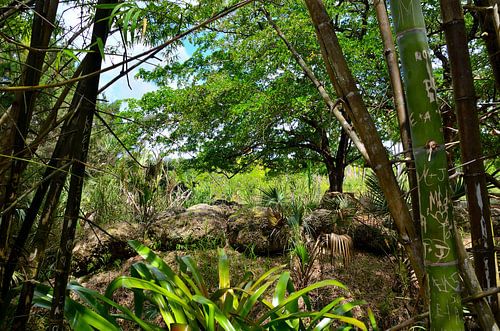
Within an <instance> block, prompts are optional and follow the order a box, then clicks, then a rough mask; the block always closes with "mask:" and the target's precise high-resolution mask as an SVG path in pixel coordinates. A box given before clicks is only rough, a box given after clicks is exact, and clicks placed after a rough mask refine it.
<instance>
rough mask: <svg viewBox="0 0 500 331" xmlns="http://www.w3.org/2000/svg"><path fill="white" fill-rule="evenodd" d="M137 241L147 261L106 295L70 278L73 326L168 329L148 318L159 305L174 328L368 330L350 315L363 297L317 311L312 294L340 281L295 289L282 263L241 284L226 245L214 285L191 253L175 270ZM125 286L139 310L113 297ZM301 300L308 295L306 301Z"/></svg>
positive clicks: (46, 302)
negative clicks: (311, 301)
mask: <svg viewBox="0 0 500 331" xmlns="http://www.w3.org/2000/svg"><path fill="white" fill-rule="evenodd" d="M130 245H131V246H132V247H133V248H134V249H135V250H136V251H137V252H138V253H139V255H141V256H142V257H143V258H144V260H145V262H137V263H135V264H134V265H133V266H132V267H131V270H130V272H131V276H120V277H117V278H116V279H114V280H113V281H112V282H111V283H110V284H109V285H108V288H107V290H106V293H105V294H104V295H102V294H100V293H98V292H97V291H94V290H90V289H87V288H84V287H82V286H81V285H79V284H77V283H74V282H73V283H70V284H69V285H68V289H69V290H70V291H71V292H72V293H73V295H72V297H67V298H66V300H67V301H66V307H65V316H66V320H67V321H68V323H69V325H70V327H71V328H72V329H74V330H91V329H92V328H96V329H99V330H119V329H120V328H119V325H120V321H121V320H126V321H129V322H131V323H133V324H136V325H137V326H138V327H140V328H142V329H143V330H161V328H160V327H159V326H157V325H156V324H155V323H154V322H153V319H154V318H153V317H155V316H149V318H148V319H146V312H147V311H148V312H149V313H151V312H152V311H153V310H152V309H151V306H153V307H155V309H156V311H158V312H159V315H160V316H161V318H162V320H163V322H164V323H165V324H166V325H167V327H168V328H169V329H172V327H173V326H174V325H184V326H189V327H190V328H191V329H192V330H200V329H202V330H313V329H314V330H323V329H328V328H329V327H330V326H331V325H338V326H343V328H351V327H353V326H354V327H357V328H359V329H361V330H367V328H366V326H365V324H364V323H363V322H361V321H359V320H358V319H355V318H353V317H351V316H350V311H351V310H352V309H353V308H354V307H356V306H358V305H360V304H363V302H349V303H343V300H344V298H338V299H336V300H334V301H332V302H331V303H330V304H328V305H326V306H325V307H324V308H323V309H321V310H320V311H313V310H311V308H310V305H309V304H308V302H309V299H308V293H310V292H311V291H314V290H316V289H320V288H323V287H325V286H336V287H339V288H343V289H345V286H344V285H343V284H341V283H339V282H338V281H335V280H323V281H320V282H318V283H314V284H311V285H309V286H307V287H306V288H303V289H300V290H295V289H294V286H293V283H292V281H291V278H290V273H289V272H288V271H284V270H283V268H284V267H283V266H278V267H274V268H272V269H270V270H268V271H267V272H265V273H264V274H263V275H261V276H260V277H257V278H253V277H252V275H251V274H250V273H247V275H246V276H245V277H244V280H243V282H242V283H240V284H238V285H236V286H234V285H232V284H231V279H230V266H229V260H228V257H227V255H226V254H225V252H224V250H222V249H220V250H219V253H218V254H219V260H218V286H217V288H216V289H215V290H214V291H211V289H210V288H209V287H208V286H207V284H206V283H205V279H204V277H203V275H202V274H201V273H200V271H199V269H198V267H197V265H196V263H195V262H194V261H193V259H192V258H191V257H189V256H183V257H179V258H178V259H177V262H178V267H179V271H178V272H175V271H174V270H173V269H171V268H170V267H169V266H168V265H167V264H166V263H165V262H164V261H163V260H162V259H160V258H159V257H158V256H157V255H156V254H155V253H154V252H153V251H151V250H150V249H149V248H147V247H145V246H144V245H142V244H140V243H139V242H137V241H131V242H130ZM273 286H274V290H273ZM120 288H125V289H128V290H131V291H132V292H133V294H134V307H133V309H129V308H127V307H125V306H122V305H120V304H118V303H116V302H115V301H113V294H114V293H115V292H116V291H117V290H118V289H120ZM75 295H76V296H77V297H78V300H75V299H74V298H75V297H74V296H75ZM268 295H271V300H270V301H269V299H268ZM299 300H304V302H306V307H305V308H299ZM34 302H35V305H36V306H37V307H41V308H46V309H49V308H50V305H51V289H50V287H49V286H46V285H39V286H38V287H37V291H36V293H35V300H34ZM257 306H258V308H257ZM111 308H112V309H113V310H111ZM370 318H373V317H370Z"/></svg>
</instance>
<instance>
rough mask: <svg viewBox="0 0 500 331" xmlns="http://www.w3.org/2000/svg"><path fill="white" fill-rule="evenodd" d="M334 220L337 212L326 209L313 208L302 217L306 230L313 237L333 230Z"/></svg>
mask: <svg viewBox="0 0 500 331" xmlns="http://www.w3.org/2000/svg"><path fill="white" fill-rule="evenodd" d="M336 221H337V213H335V212H334V211H331V210H328V209H315V210H313V211H312V212H311V213H310V214H308V215H307V216H306V217H304V223H305V224H306V227H307V230H306V231H307V233H309V234H310V235H311V236H312V237H313V238H314V239H316V238H318V237H319V236H320V235H322V234H325V233H331V232H334V230H335V229H334V227H335V223H336Z"/></svg>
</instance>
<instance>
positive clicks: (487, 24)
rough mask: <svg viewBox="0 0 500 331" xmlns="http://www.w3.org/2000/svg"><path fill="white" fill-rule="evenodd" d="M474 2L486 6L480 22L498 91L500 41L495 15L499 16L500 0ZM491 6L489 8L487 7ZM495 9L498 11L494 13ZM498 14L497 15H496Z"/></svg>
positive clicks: (499, 85) (499, 84) (499, 82)
mask: <svg viewBox="0 0 500 331" xmlns="http://www.w3.org/2000/svg"><path fill="white" fill-rule="evenodd" d="M474 4H475V5H476V6H477V7H484V9H483V10H479V11H478V14H479V23H480V24H481V30H482V31H483V33H482V34H481V37H482V38H483V40H484V43H485V44H486V49H487V51H488V55H489V56H488V58H489V60H490V64H491V68H492V70H493V77H494V78H495V86H496V88H497V91H500V42H499V37H498V34H499V33H500V32H499V31H497V29H498V27H497V28H496V27H495V25H496V23H495V16H496V17H498V10H499V9H500V8H498V7H499V6H500V1H499V0H474ZM486 8H489V9H486ZM493 10H496V11H497V12H496V13H494V11H493ZM495 14H496V15H495Z"/></svg>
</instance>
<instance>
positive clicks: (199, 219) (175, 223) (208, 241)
mask: <svg viewBox="0 0 500 331" xmlns="http://www.w3.org/2000/svg"><path fill="white" fill-rule="evenodd" d="M226 220H227V215H226V211H225V209H224V208H222V207H220V206H210V205H207V204H198V205H194V206H192V207H189V208H188V209H186V211H185V212H182V213H180V214H177V215H173V216H168V217H165V218H163V219H158V220H156V221H155V222H154V223H153V224H152V225H151V226H150V228H149V230H148V236H149V238H150V240H151V241H152V242H153V243H154V245H155V247H157V248H161V249H164V250H174V249H179V248H181V249H182V248H193V247H196V246H198V247H203V248H213V247H214V246H218V245H220V244H222V245H223V244H224V242H225V232H224V230H225V228H226Z"/></svg>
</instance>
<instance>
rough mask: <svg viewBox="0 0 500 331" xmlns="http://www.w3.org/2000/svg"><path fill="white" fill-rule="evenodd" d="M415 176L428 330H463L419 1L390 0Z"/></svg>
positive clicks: (438, 129) (450, 208) (450, 209)
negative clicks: (428, 288)
mask: <svg viewBox="0 0 500 331" xmlns="http://www.w3.org/2000/svg"><path fill="white" fill-rule="evenodd" d="M391 11H392V15H393V19H394V26H395V29H394V30H395V32H396V34H397V37H398V46H399V50H400V54H401V66H402V71H403V80H404V83H405V92H406V100H407V108H408V113H409V116H410V128H411V135H412V142H413V154H414V158H415V164H416V170H417V175H418V188H419V196H420V215H421V223H422V241H423V245H424V260H425V265H426V271H427V275H428V281H429V287H430V308H429V312H430V325H431V330H463V329H464V324H463V319H462V303H461V299H460V290H461V284H460V274H459V271H458V259H457V254H456V246H455V241H454V237H453V232H452V231H451V230H452V227H453V206H452V200H451V197H450V184H449V181H448V166H447V158H446V151H445V148H444V137H443V130H442V125H441V117H440V114H439V111H438V107H437V94H436V88H435V83H434V77H433V75H432V66H431V59H430V50H429V46H428V43H427V35H426V29H425V22H424V17H423V14H422V8H421V4H420V1H413V0H403V1H395V0H393V1H391Z"/></svg>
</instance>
